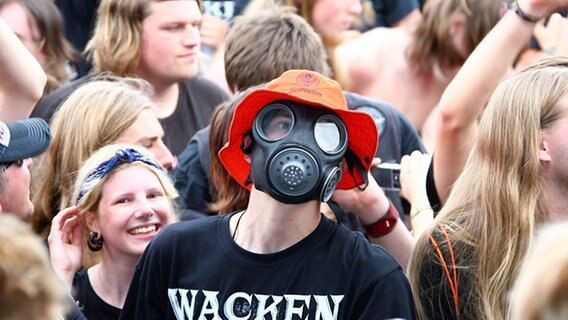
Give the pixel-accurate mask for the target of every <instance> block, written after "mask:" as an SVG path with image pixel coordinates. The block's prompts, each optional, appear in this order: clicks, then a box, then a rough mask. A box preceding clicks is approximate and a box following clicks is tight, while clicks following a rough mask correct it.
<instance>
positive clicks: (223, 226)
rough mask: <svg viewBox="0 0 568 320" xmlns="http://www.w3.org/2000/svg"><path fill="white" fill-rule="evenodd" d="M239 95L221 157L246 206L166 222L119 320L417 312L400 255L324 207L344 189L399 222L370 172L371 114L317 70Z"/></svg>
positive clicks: (351, 201)
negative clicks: (352, 106)
mask: <svg viewBox="0 0 568 320" xmlns="http://www.w3.org/2000/svg"><path fill="white" fill-rule="evenodd" d="M234 99H236V100H234V103H236V104H237V105H236V107H235V112H234V114H233V119H232V122H231V127H230V130H229V141H228V142H227V144H226V145H225V147H224V148H223V149H221V151H220V153H219V156H220V159H221V161H222V163H223V165H224V166H225V167H226V169H227V171H228V172H229V173H230V174H231V176H232V177H233V178H234V179H235V180H236V181H238V182H239V183H240V184H241V185H242V186H243V187H245V188H248V189H250V191H251V192H250V199H249V204H248V206H247V208H246V210H244V211H240V212H235V213H232V214H229V215H224V216H213V217H208V218H203V219H197V220H191V221H185V222H181V223H177V224H173V225H170V226H168V227H167V228H165V229H164V230H163V231H162V232H161V233H160V234H159V235H158V236H157V237H156V238H154V240H153V241H152V242H151V243H150V244H149V245H148V247H147V249H146V251H145V253H144V255H143V256H142V258H141V259H140V261H139V263H138V266H137V270H136V273H135V275H134V278H133V280H132V282H131V286H130V290H129V293H128V296H127V298H126V302H125V304H124V308H123V310H122V314H121V319H197V318H211V319H253V318H254V319H389V318H402V319H414V318H415V311H414V302H413V300H412V294H411V292H410V288H409V284H408V281H407V279H406V277H405V275H404V273H403V272H402V268H401V267H400V265H399V264H398V263H397V262H396V261H395V260H394V258H393V257H391V256H390V255H389V254H388V253H386V251H385V250H384V249H382V248H381V247H379V246H373V245H371V244H370V243H369V242H368V241H367V240H366V239H365V237H364V235H363V234H361V233H355V232H352V231H350V230H348V229H347V228H345V227H344V226H343V225H341V224H337V223H336V222H334V221H332V220H329V219H327V218H326V217H325V216H324V215H323V214H321V213H320V203H321V202H325V201H328V200H329V199H330V198H331V197H332V196H333V195H334V193H336V194H337V193H339V192H340V191H339V190H342V191H341V192H342V193H343V194H342V195H341V196H340V197H337V198H339V199H340V200H341V201H340V205H342V206H346V207H347V208H348V209H354V210H365V211H368V213H366V214H365V216H370V215H371V213H372V214H374V216H375V218H374V220H375V221H376V222H375V223H374V225H375V226H376V227H377V228H378V229H381V228H387V229H388V228H390V227H391V226H390V222H392V220H389V219H390V218H392V215H393V214H394V215H396V210H395V209H393V206H389V203H388V200H386V196H384V194H383V193H381V192H377V191H380V188H379V186H378V185H377V184H376V182H374V180H373V179H369V177H370V175H369V168H370V166H371V163H372V161H373V156H374V155H375V151H376V148H377V144H378V135H377V128H376V125H375V122H374V120H373V119H372V117H371V116H369V115H368V114H366V113H364V112H359V111H351V110H348V108H347V104H346V101H345V98H344V97H343V94H342V91H341V87H340V86H339V85H338V83H337V82H335V81H333V80H331V79H329V78H326V77H324V76H322V75H321V74H319V73H316V72H312V71H307V70H291V71H287V72H285V73H284V74H282V76H280V77H279V78H277V79H275V80H273V81H271V82H269V83H268V84H266V85H263V86H259V87H255V88H252V89H251V90H249V91H248V92H246V93H245V94H243V95H240V96H237V97H236V98H234ZM365 187H367V188H366V189H365ZM336 189H338V191H337V192H335V190H336ZM352 189H354V190H352ZM348 195H352V196H348ZM335 198H336V197H335V196H334V199H335ZM385 211H387V213H386V214H385ZM393 211H394V212H393ZM377 219H378V220H377Z"/></svg>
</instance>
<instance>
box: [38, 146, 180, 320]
mask: <svg viewBox="0 0 568 320" xmlns="http://www.w3.org/2000/svg"><path fill="white" fill-rule="evenodd" d="M132 181H136V183H132ZM175 197H177V192H176V190H175V188H174V186H173V184H172V181H171V180H170V178H169V177H168V175H167V172H166V171H164V170H163V169H161V167H160V166H159V165H158V164H156V163H155V162H154V160H152V159H151V158H150V154H149V153H148V151H146V150H144V149H142V148H138V147H133V146H129V145H122V144H114V145H109V146H106V147H103V148H101V149H99V150H98V151H97V152H95V153H94V154H93V155H92V156H91V157H90V158H89V159H88V160H87V161H85V163H84V164H83V166H82V167H81V169H80V171H79V174H78V177H77V181H76V184H75V188H74V193H73V198H74V199H75V201H76V202H75V203H76V206H74V207H70V208H68V209H66V210H63V211H62V212H61V213H60V214H59V215H58V216H57V217H56V218H55V219H54V225H53V227H52V231H51V234H50V237H49V244H50V251H51V256H52V257H51V258H52V262H53V264H54V268H55V269H56V270H57V271H58V272H59V274H60V276H61V277H62V278H63V279H64V281H65V282H67V284H71V282H72V283H73V288H74V295H75V298H76V300H77V301H78V302H79V307H80V308H81V310H82V312H83V314H84V315H85V316H86V317H87V318H88V319H118V317H119V315H120V311H121V308H122V305H123V304H124V300H125V298H126V294H127V291H128V288H129V285H130V281H131V279H132V275H133V273H134V270H135V266H136V263H137V262H138V259H139V258H140V256H141V255H142V253H143V252H144V250H145V249H146V246H147V245H148V243H149V242H150V240H152V239H153V238H154V237H155V236H156V235H157V234H158V232H160V231H161V230H162V228H164V227H165V226H166V225H167V224H168V223H170V222H172V221H173V220H174V214H173V204H172V201H173V199H174V198H175ZM85 240H86V242H87V243H88V248H89V249H90V252H85V253H84V254H95V255H96V256H97V257H98V260H99V262H98V263H97V264H95V265H93V266H91V267H89V268H87V269H82V270H80V271H79V272H77V273H75V272H76V271H77V270H78V269H79V268H80V266H81V258H82V257H81V255H82V252H83V250H82V248H83V247H85V246H83V245H82V244H81V242H84V241H85ZM62 270H64V271H63V272H66V274H62V273H61V272H62Z"/></svg>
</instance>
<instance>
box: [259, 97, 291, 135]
mask: <svg viewBox="0 0 568 320" xmlns="http://www.w3.org/2000/svg"><path fill="white" fill-rule="evenodd" d="M256 119H257V120H256V122H255V125H256V127H257V128H256V129H257V132H258V133H260V135H261V136H262V138H264V139H266V140H268V141H277V140H280V139H282V138H284V137H285V136H286V135H288V133H290V131H291V130H292V128H293V127H294V114H293V113H292V110H290V108H289V107H288V106H286V105H284V104H281V103H273V104H269V105H268V106H266V107H264V108H263V109H262V110H261V111H260V114H259V115H258V117H257V118H256Z"/></svg>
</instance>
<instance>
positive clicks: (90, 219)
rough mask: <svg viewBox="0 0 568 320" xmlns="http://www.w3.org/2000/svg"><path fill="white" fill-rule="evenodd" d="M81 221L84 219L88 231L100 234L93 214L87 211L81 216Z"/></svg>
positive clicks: (97, 222)
mask: <svg viewBox="0 0 568 320" xmlns="http://www.w3.org/2000/svg"><path fill="white" fill-rule="evenodd" d="M83 219H85V225H86V226H87V229H89V231H94V232H98V233H100V230H101V227H100V225H99V219H97V216H96V214H95V213H94V212H91V211H87V212H85V213H84V214H83Z"/></svg>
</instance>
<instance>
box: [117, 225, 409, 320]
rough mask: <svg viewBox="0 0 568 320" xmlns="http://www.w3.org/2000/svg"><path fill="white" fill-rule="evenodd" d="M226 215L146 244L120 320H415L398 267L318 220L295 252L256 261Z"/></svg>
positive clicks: (359, 239) (357, 237)
mask: <svg viewBox="0 0 568 320" xmlns="http://www.w3.org/2000/svg"><path fill="white" fill-rule="evenodd" d="M231 216H232V215H226V216H215V217H207V218H203V219H198V220H193V221H185V222H180V223H176V224H173V225H170V226H168V227H167V228H165V229H164V230H163V231H162V232H160V234H159V235H158V236H157V237H156V238H154V240H153V241H152V242H151V243H150V244H149V245H148V247H147V248H146V251H145V253H144V255H143V256H142V258H141V260H140V261H139V263H138V266H137V267H136V272H135V274H134V278H133V280H132V283H131V286H130V290H129V292H128V296H127V298H126V302H125V305H124V308H123V311H122V314H121V319H137V320H138V319H198V318H200V319H201V318H203V319H236V317H242V318H239V319H253V318H254V319H389V318H402V319H414V317H415V311H414V302H413V300H412V294H411V292H410V286H409V283H408V280H407V279H406V277H405V275H404V274H403V272H402V269H401V267H400V265H399V264H398V263H397V262H396V261H395V260H394V258H392V257H391V256H390V255H389V254H388V253H386V251H384V249H382V248H381V247H378V246H374V245H371V244H369V243H368V241H367V240H366V239H365V238H364V236H363V235H362V234H360V233H355V232H351V231H349V230H347V229H346V228H345V227H343V226H342V225H338V224H336V223H334V222H332V221H330V220H328V219H326V218H325V217H323V216H322V218H321V222H320V224H319V225H318V227H317V228H316V229H315V230H314V231H313V232H312V233H311V234H310V235H308V236H307V237H306V238H304V239H303V240H301V241H299V242H298V243H296V244H295V245H293V246H291V247H289V248H287V249H285V250H282V251H280V252H276V253H272V254H256V253H252V252H249V251H246V250H244V249H243V248H241V247H240V246H238V245H237V244H236V243H235V242H234V241H233V239H232V238H231V236H230V231H229V220H230V217H231Z"/></svg>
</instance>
